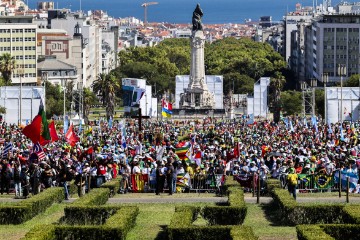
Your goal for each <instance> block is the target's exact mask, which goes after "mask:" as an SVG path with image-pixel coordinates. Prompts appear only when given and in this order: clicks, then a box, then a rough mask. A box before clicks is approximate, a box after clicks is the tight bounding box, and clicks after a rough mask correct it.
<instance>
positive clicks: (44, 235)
mask: <svg viewBox="0 0 360 240" xmlns="http://www.w3.org/2000/svg"><path fill="white" fill-rule="evenodd" d="M55 229H56V226H55V225H51V224H48V225H40V226H36V227H34V228H33V229H31V230H30V231H29V232H28V233H26V235H25V237H24V238H22V240H57V239H56V236H55Z"/></svg>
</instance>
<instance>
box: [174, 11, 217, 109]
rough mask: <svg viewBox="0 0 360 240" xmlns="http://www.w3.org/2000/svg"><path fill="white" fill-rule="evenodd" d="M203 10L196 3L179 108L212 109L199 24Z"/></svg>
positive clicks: (202, 36) (203, 42) (211, 95)
mask: <svg viewBox="0 0 360 240" xmlns="http://www.w3.org/2000/svg"><path fill="white" fill-rule="evenodd" d="M202 16H203V12H202V10H201V8H200V4H198V5H197V6H196V8H195V10H194V12H193V19H192V23H193V27H192V35H191V38H190V39H191V40H190V44H191V63H190V75H189V84H188V87H187V89H184V90H185V91H184V93H183V94H181V98H180V101H179V106H180V108H181V109H214V106H215V100H214V94H213V93H211V92H210V91H209V89H208V86H207V83H206V76H205V64H204V56H205V54H204V48H205V39H206V38H205V35H204V32H203V31H202V30H203V27H202V24H201V17H202Z"/></svg>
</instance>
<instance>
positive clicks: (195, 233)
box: [169, 226, 231, 240]
mask: <svg viewBox="0 0 360 240" xmlns="http://www.w3.org/2000/svg"><path fill="white" fill-rule="evenodd" d="M169 230H170V232H169V239H170V240H193V239H197V240H223V239H231V236H230V230H231V227H229V226H204V227H202V226H201V227H199V226H189V227H183V228H181V227H180V228H170V229H169Z"/></svg>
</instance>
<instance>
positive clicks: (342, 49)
mask: <svg viewBox="0 0 360 240" xmlns="http://www.w3.org/2000/svg"><path fill="white" fill-rule="evenodd" d="M310 28H311V31H308V34H307V35H306V38H307V39H308V42H309V44H310V43H311V45H310V46H307V47H308V48H309V49H308V55H307V62H308V63H309V64H310V65H309V68H308V69H307V76H308V77H314V78H317V79H318V80H319V81H322V76H323V74H327V75H328V76H329V81H330V82H337V81H340V76H339V74H338V66H339V65H342V66H345V67H346V69H347V71H346V76H345V79H346V78H347V77H349V76H351V75H353V74H357V73H360V68H359V63H360V62H359V56H360V54H359V47H360V44H359V39H360V36H359V31H360V15H359V14H338V15H323V16H322V17H321V18H320V19H319V20H317V21H314V22H313V23H312V25H311V27H310ZM311 52H312V53H311ZM310 67H311V68H310Z"/></svg>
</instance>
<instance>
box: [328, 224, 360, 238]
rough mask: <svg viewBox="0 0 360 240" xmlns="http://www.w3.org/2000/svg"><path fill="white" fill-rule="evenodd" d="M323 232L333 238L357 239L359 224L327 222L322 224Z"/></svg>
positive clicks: (358, 236) (359, 236)
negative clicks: (327, 223)
mask: <svg viewBox="0 0 360 240" xmlns="http://www.w3.org/2000/svg"><path fill="white" fill-rule="evenodd" d="M322 228H323V230H324V232H325V233H327V234H329V235H330V236H332V237H333V238H335V239H339V240H340V239H341V240H342V239H346V240H358V239H360V231H359V229H360V225H359V224H329V225H323V226H322Z"/></svg>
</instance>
